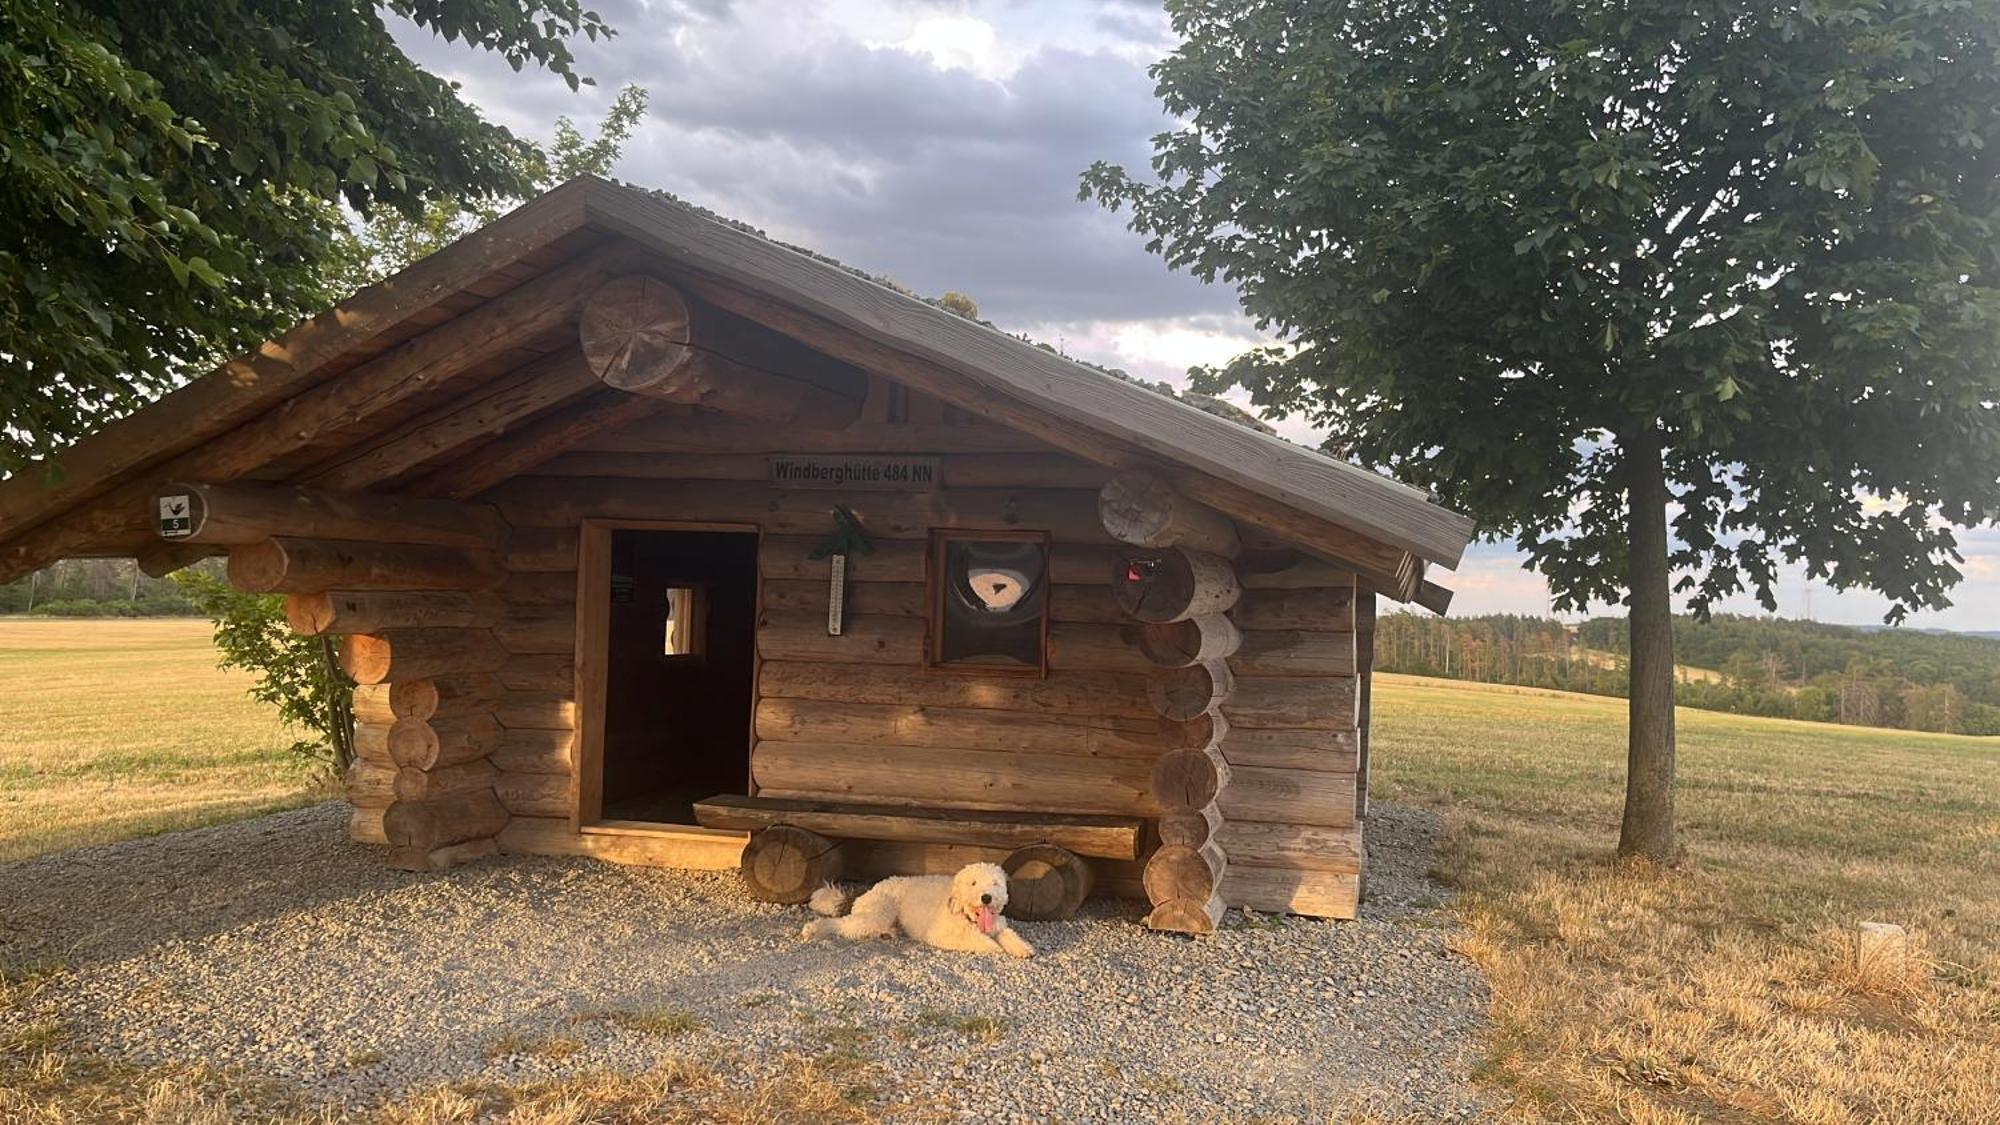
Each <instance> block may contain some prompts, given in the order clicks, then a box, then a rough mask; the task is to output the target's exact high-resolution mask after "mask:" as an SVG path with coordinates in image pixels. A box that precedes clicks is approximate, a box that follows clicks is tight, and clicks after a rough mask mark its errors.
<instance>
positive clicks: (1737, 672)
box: [1375, 613, 2000, 735]
mask: <svg viewBox="0 0 2000 1125" xmlns="http://www.w3.org/2000/svg"><path fill="white" fill-rule="evenodd" d="M1674 644H1675V647H1676V649H1677V650H1678V651H1679V652H1680V653H1681V659H1682V662H1683V663H1684V664H1685V665H1686V666H1687V668H1688V669H1690V671H1687V672H1684V673H1683V674H1682V676H1681V678H1680V682H1679V684H1678V685H1677V686H1676V694H1677V696H1678V701H1679V703H1680V704H1681V705H1682V706H1685V707H1695V708H1700V709H1702V710H1707V711H1728V712H1733V713H1735V714H1739V715H1762V716H1766V717H1769V718H1784V719H1804V720H1807V721H1810V722H1822V723H1836V722H1837V723H1848V724H1852V725H1856V726H1878V727H1898V728H1905V729H1909V730H1927V731H1939V732H1943V733H1947V734H1977V735H1993V734H2000V640H1995V639H1992V638H1987V637H1977V636H1967V635H1963V634H1955V633H1923V632H1915V631H1910V630H1903V629H1881V630H1865V629H1854V628H1849V627H1847V626H1842V625H1824V624H1820V623H1818V622H1812V621H1788V620H1784V619H1781V618H1768V617H1743V616H1737V615H1733V614H1717V615H1714V616H1712V617H1710V618H1708V619H1706V620H1704V619H1701V618H1697V617H1694V616H1692V615H1689V616H1681V617H1677V618H1675V619H1674ZM1630 653H1631V640H1630V633H1629V630H1628V628H1627V622H1626V620H1625V619H1624V618H1622V617H1595V618H1592V619H1590V620H1588V621H1585V622H1583V623H1582V624H1580V625H1578V626H1576V627H1574V628H1573V629H1572V628H1571V627H1569V626H1566V625H1564V624H1563V623H1562V622H1560V621H1554V620H1550V619H1548V618H1539V617H1516V616H1512V615H1490V616H1484V617H1468V618H1458V619H1449V620H1447V619H1441V618H1433V617H1427V616H1419V615H1416V614H1410V613H1390V614H1383V615H1382V617H1381V618H1380V619H1379V620H1378V622H1377V625H1376V634H1375V659H1376V667H1377V668H1380V669H1381V670H1382V671H1385V672H1408V673H1413V674H1416V675H1424V676H1446V677H1450V678H1453V679H1462V680H1477V681H1481V682H1484V683H1503V684H1518V685H1522V686H1526V687H1544V688H1555V689H1559V690H1563V691H1581V692H1588V693H1591V694H1593V695H1616V696H1623V695H1624V694H1625V693H1626V677H1627V671H1628V662H1629V659H1630ZM1711 673H1720V675H1719V676H1717V675H1713V674H1711Z"/></svg>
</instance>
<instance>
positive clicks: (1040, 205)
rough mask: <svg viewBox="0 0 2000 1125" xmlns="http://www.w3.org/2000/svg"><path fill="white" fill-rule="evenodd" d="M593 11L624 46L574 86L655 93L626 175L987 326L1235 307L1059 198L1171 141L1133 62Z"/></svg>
mask: <svg viewBox="0 0 2000 1125" xmlns="http://www.w3.org/2000/svg"><path fill="white" fill-rule="evenodd" d="M922 7H924V8H926V9H933V8H936V9H939V10H944V11H953V10H957V9H958V8H960V7H962V6H961V5H944V6H936V5H923V6H922ZM602 10H603V12H604V15H605V17H606V19H607V20H609V21H610V22H611V23H613V25H614V26H616V27H618V29H619V32H620V34H619V36H618V37H617V38H616V39H613V40H611V41H609V42H608V43H603V44H583V45H580V46H579V48H578V51H577V53H578V58H579V61H580V63H581V64H582V68H583V69H584V70H585V71H586V72H588V73H590V74H592V75H593V76H594V77H595V78H596V79H597V81H598V82H599V84H600V87H601V88H603V89H615V88H617V87H618V86H621V85H623V84H625V83H628V82H633V83H637V84H639V85H641V86H643V87H645V88H646V89H647V90H648V92H649V93H650V95H651V111H650V113H649V117H648V122H647V124H646V126H645V127H644V128H643V129H642V130H641V132H640V133H639V134H638V135H637V136H635V137H634V138H633V141H632V143H631V144H630V145H629V146H628V147H627V150H626V156H625V159H624V160H623V162H622V163H621V164H620V166H619V169H618V174H619V175H620V176H621V177H622V178H625V179H627V180H630V181H632V182H635V183H639V184H644V185H647V186H654V187H662V188H665V189H667V190H669V191H673V192H675V193H676V194H679V195H682V196H684V197H687V198H689V199H692V200H694V201H695V202H698V203H701V204H703V205H704V206H708V207H712V208H714V209H715V210H717V211H719V212H722V213H723V214H727V215H732V216H735V217H738V218H742V219H744V220H746V221H749V222H752V223H756V224H758V225H761V226H766V227H769V228H771V229H772V231H773V233H778V234H782V235H784V236H786V237H789V238H793V239H795V240H797V241H799V242H801V243H802V244H805V245H809V246H811V247H812V248H814V249H816V250H819V251H822V252H824V253H827V254H831V255H833V256H835V257H838V258H841V259H843V260H845V261H848V262H851V263H852V264H854V265H857V266H860V267H863V268H866V269H869V270H872V271H875V272H880V273H886V274H889V275H890V276H893V277H895V278H897V279H898V280H900V281H902V282H903V283H904V284H906V285H909V286H910V287H912V288H914V289H916V290H917V291H919V292H922V293H929V294H935V293H939V292H942V291H944V290H946V289H957V290H960V291H963V292H966V293H969V294H971V295H972V296H973V297H974V298H975V299H977V300H978V301H979V303H980V307H981V309H982V311H983V312H984V313H985V314H986V315H987V316H988V317H989V318H991V319H993V320H995V321H996V322H998V323H1001V324H1003V325H1006V324H1021V323H1026V322H1031V321H1046V320H1057V319H1060V320H1088V319H1100V318H1102V319H1131V318H1152V317H1171V316H1182V315H1190V314H1197V313H1217V312H1229V311H1233V310H1234V308H1235V297H1234V294H1233V292H1231V291H1230V290H1228V289H1226V288H1221V287H1208V286H1203V285H1201V284H1199V283H1197V282H1195V281H1194V280H1192V279H1191V278H1188V277H1185V276H1182V275H1176V274H1171V273H1169V272H1168V271H1167V270H1166V269H1165V268H1164V267H1163V266H1162V265H1161V263H1160V261H1159V260H1158V259H1157V258H1156V257H1154V256H1152V255H1149V254H1147V253H1146V252H1145V251H1144V249H1143V248H1142V246H1141V244H1140V240H1139V238H1138V236H1136V235H1133V234H1131V233H1130V232H1128V231H1126V230H1125V229H1124V226H1123V221H1122V220H1121V219H1119V218H1118V217H1116V216H1113V215H1109V214H1106V213H1104V212H1102V211H1100V210H1099V209H1097V208H1096V207H1095V206H1094V205H1091V204H1087V203H1082V202H1079V201H1077V199H1076V183H1077V175H1078V173H1080V172H1081V171H1082V170H1083V169H1084V168H1085V167H1086V166H1088V165H1089V163H1090V162H1091V161H1093V160H1097V159H1111V160H1116V161H1121V162H1124V163H1126V164H1127V165H1128V166H1131V165H1141V166H1143V164H1144V163H1145V161H1146V159H1147V156H1148V154H1149V151H1150V146H1149V144H1148V141H1149V138H1150V137H1151V136H1152V135H1153V134H1154V133H1156V132H1159V131H1160V130H1162V129H1163V128H1165V127H1166V126H1167V125H1168V121H1167V119H1166V118H1165V117H1164V116H1163V115H1162V113H1161V111H1160V108H1159V105H1158V103H1157V102H1156V101H1155V99H1154V98H1153V95H1152V80H1151V79H1150V78H1148V77H1147V76H1146V73H1145V64H1144V63H1142V62H1139V61H1136V60H1135V59H1133V58H1128V57H1124V53H1123V52H1120V53H1114V52H1113V51H1112V50H1110V49H1094V50H1090V49H1072V48H1055V47H1044V48H1041V49H1039V50H1035V51H1033V52H1032V53H1031V54H1029V55H1028V56H1026V57H1025V58H1024V59H1023V60H1022V61H1021V64H1020V66H1019V67H1018V69H1017V70H1016V71H1015V72H1014V73H1012V74H1010V75H1009V76H1008V77H1007V78H1006V79H1005V80H1004V81H995V80H991V79H988V78H985V77H982V76H980V75H977V74H974V73H971V72H968V71H965V70H945V69H940V68H938V67H936V66H934V65H932V63H931V62H930V60H928V59H927V58H925V57H923V56H920V55H915V54H912V53H910V52H907V51H903V50H898V49H895V48H890V47H870V46H868V45H866V44H864V43H862V42H859V41H858V40H856V39H853V38H837V37H836V38H818V39H812V40H809V41H807V40H798V39H791V38H788V37H787V36H786V35H785V34H783V32H782V29H770V28H757V27H751V26H748V25H747V22H746V17H744V16H743V15H742V14H740V13H736V12H733V11H729V10H726V9H721V8H718V7H717V6H716V5H713V4H707V5H700V4H691V3H686V2H682V3H674V4H664V5H654V6H650V7H642V6H640V5H638V4H635V3H633V2H632V0H621V2H619V3H616V4H612V5H608V6H606V7H604V8H603V9H602ZM1017 14H1018V13H1014V12H1002V13H1000V15H1001V16H1007V15H1017ZM1101 17H1102V18H1100V19H1099V20H1098V21H1097V22H1099V23H1105V22H1109V23H1111V24H1113V25H1115V26H1117V27H1125V28H1129V29H1130V31H1131V33H1132V34H1133V35H1135V36H1143V37H1144V38H1145V39H1146V40H1147V41H1150V40H1152V39H1154V38H1156V36H1157V21H1156V20H1155V21H1151V22H1149V21H1147V20H1145V19H1143V18H1141V17H1139V16H1136V15H1134V14H1132V13H1130V12H1129V11H1122V10H1119V9H1118V8H1116V7H1115V6H1114V7H1107V8H1106V9H1105V10H1104V11H1103V13H1101ZM1100 46H1101V47H1107V48H1108V47H1115V46H1118V44H1103V43H1100ZM410 47H411V48H412V49H413V50H414V51H415V52H416V53H418V54H420V55H422V56H424V57H425V58H426V59H427V61H430V62H432V63H433V64H434V65H438V66H440V67H441V68H442V69H445V70H446V71H447V72H449V73H453V74H456V75H462V76H464V78H465V79H466V81H467V85H468V92H469V93H470V94H471V95H472V96H474V98H475V99H476V100H478V101H480V103H481V104H482V105H484V106H485V107H486V108H487V109H488V110H489V111H490V112H492V113H493V114H494V115H495V116H496V117H498V118H500V119H501V120H503V121H509V122H537V123H539V122H547V121H552V120H553V119H554V118H555V117H556V116H557V115H558V114H560V113H569V114H571V115H572V116H576V117H579V118H581V117H584V116H587V113H585V112H582V111H580V110H579V109H578V107H577V106H576V104H575V100H574V99H572V98H571V97H570V95H569V94H568V92H567V91H566V90H564V89H563V88H562V87H561V86H560V84H557V83H552V82H549V81H546V80H540V79H537V78H536V77H535V76H517V75H514V74H512V73H511V72H508V71H507V70H506V67H505V65H504V64H501V63H496V62H494V61H493V60H491V59H487V58H481V57H478V56H474V55H471V54H470V53H468V52H464V51H462V50H458V49H456V48H451V47H448V46H447V45H444V44H440V43H425V42H413V43H411V44H410ZM542 127H543V128H545V127H546V126H542Z"/></svg>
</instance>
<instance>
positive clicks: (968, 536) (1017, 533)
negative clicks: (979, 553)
mask: <svg viewBox="0 0 2000 1125" xmlns="http://www.w3.org/2000/svg"><path fill="white" fill-rule="evenodd" d="M965 541H973V542H1003V543H1038V544H1040V545H1041V548H1042V612H1041V629H1040V631H1039V633H1038V634H1037V636H1036V655H1037V656H1038V657H1039V658H1040V659H1039V660H1037V662H1036V663H1035V664H1033V665H1020V666H1010V665H1006V664H964V663H947V662H945V661H942V660H940V659H939V658H938V654H939V653H942V652H943V651H944V627H945V612H944V592H945V576H944V566H945V562H944V558H945V548H946V545H947V544H950V543H954V542H965ZM1054 555H1055V550H1054V542H1053V540H1052V539H1051V537H1050V535H1049V533H1048V532H1046V531H1022V530H1019V529H1017V528H1009V529H1006V530H997V531H986V530H981V529H979V528H962V527H949V528H947V527H934V528H931V531H930V541H929V542H928V543H927V544H926V545H925V550H924V668H925V670H926V671H931V672H941V673H944V674H946V675H953V676H1003V677H1010V678H1014V679H1035V680H1042V679H1047V678H1048V675H1049V623H1050V619H1051V617H1053V615H1054V610H1055V578H1054V574H1053V573H1052V568H1053V566H1054V563H1055V558H1054Z"/></svg>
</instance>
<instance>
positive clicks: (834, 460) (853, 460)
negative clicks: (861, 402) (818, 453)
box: [770, 456, 938, 492]
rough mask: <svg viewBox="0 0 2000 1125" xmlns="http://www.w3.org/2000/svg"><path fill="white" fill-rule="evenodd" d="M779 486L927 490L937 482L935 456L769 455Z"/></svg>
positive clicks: (772, 473) (773, 477)
mask: <svg viewBox="0 0 2000 1125" xmlns="http://www.w3.org/2000/svg"><path fill="white" fill-rule="evenodd" d="M770 468H771V483H772V484H774V485H777V486H778V487H779V488H838V489H867V490H873V491H883V492H892V491H893V492H929V491H930V490H932V489H934V488H936V487H937V484H938V459H937V458H935V457H784V456H779V457H772V458H771V459H770Z"/></svg>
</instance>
